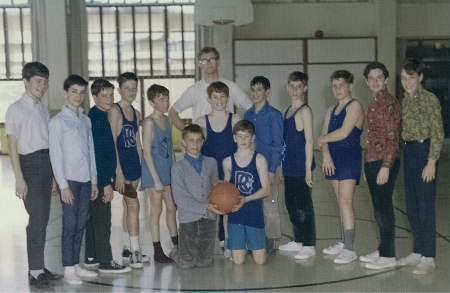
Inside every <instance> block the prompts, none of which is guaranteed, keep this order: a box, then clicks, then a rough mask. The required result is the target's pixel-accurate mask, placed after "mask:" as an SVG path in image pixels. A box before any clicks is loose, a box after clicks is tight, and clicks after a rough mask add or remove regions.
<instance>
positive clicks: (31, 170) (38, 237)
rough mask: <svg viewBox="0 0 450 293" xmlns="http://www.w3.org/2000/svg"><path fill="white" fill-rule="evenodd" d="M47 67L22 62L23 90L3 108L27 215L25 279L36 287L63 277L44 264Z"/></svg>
mask: <svg viewBox="0 0 450 293" xmlns="http://www.w3.org/2000/svg"><path fill="white" fill-rule="evenodd" d="M48 77H49V71H48V68H47V67H46V66H45V65H44V64H42V63H39V62H30V63H27V64H25V66H24V67H23V69H22V80H23V83H24V85H25V93H24V94H23V95H22V97H21V98H20V99H19V100H18V101H16V102H14V103H13V104H11V106H9V108H8V111H7V112H6V134H7V135H8V147H9V159H10V160H11V165H12V168H13V171H14V177H15V180H16V196H17V197H18V198H19V199H22V200H23V203H24V206H25V209H26V211H27V213H28V215H29V220H28V226H27V229H26V233H27V254H28V267H29V271H28V282H29V284H30V285H32V286H35V287H36V288H38V289H48V288H52V287H54V284H53V282H52V281H55V280H58V279H61V278H62V275H58V274H54V273H52V272H50V271H49V270H47V269H46V268H45V262H44V250H45V235H46V229H47V224H48V219H49V216H50V203H51V195H50V194H52V195H56V194H57V192H54V191H55V190H56V184H53V186H54V188H53V189H54V190H52V179H53V173H52V166H51V163H50V157H49V151H48V148H49V146H48V122H49V121H50V113H49V111H48V109H47V107H45V106H44V105H43V104H42V102H41V99H42V97H43V96H44V94H45V92H46V91H47V89H48ZM35 170H39V172H38V173H36V172H35Z"/></svg>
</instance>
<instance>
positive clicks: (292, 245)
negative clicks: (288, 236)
mask: <svg viewBox="0 0 450 293" xmlns="http://www.w3.org/2000/svg"><path fill="white" fill-rule="evenodd" d="M302 247H303V245H302V244H301V243H298V242H295V241H291V242H289V243H286V244H283V245H280V246H278V249H279V250H281V251H301V250H302Z"/></svg>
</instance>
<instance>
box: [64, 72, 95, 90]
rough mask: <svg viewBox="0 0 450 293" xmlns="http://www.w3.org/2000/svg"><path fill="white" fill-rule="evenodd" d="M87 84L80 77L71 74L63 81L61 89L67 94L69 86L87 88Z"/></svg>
mask: <svg viewBox="0 0 450 293" xmlns="http://www.w3.org/2000/svg"><path fill="white" fill-rule="evenodd" d="M88 84H89V83H88V82H87V81H86V80H85V79H84V78H82V77H81V76H79V75H77V74H71V75H69V77H68V78H66V80H65V81H64V85H63V88H64V90H65V91H66V92H67V91H68V90H69V88H70V87H71V86H73V85H79V86H84V87H87V85H88Z"/></svg>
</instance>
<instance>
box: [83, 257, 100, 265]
mask: <svg viewBox="0 0 450 293" xmlns="http://www.w3.org/2000/svg"><path fill="white" fill-rule="evenodd" d="M98 264H99V262H98V261H97V260H96V259H94V258H93V257H88V258H86V259H85V260H84V266H85V267H96V266H98Z"/></svg>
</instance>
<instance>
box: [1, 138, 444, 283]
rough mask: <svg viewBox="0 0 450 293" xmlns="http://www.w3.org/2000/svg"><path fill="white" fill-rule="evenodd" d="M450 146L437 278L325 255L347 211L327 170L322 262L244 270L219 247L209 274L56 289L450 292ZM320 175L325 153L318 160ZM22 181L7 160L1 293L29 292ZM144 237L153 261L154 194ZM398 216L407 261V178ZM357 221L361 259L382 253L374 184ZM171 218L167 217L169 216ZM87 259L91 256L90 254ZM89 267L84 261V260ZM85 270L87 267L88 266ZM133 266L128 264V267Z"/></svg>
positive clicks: (289, 260) (288, 233)
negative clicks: (18, 185)
mask: <svg viewBox="0 0 450 293" xmlns="http://www.w3.org/2000/svg"><path fill="white" fill-rule="evenodd" d="M448 149H449V148H448V145H446V147H445V149H444V152H443V154H442V156H441V159H440V161H439V171H438V176H439V177H438V192H437V197H436V212H437V233H436V239H437V257H436V260H435V261H436V271H434V272H432V273H429V274H427V275H414V274H413V273H412V271H413V268H412V267H396V268H392V269H385V270H379V271H376V270H369V269H366V268H365V267H364V266H363V265H362V264H361V263H360V262H359V261H354V262H353V263H350V264H347V265H337V264H334V263H333V258H334V256H331V257H330V256H328V255H324V254H323V253H322V249H323V248H324V247H327V246H329V245H332V244H335V243H336V242H337V241H338V240H339V239H340V235H341V231H340V223H339V210H338V207H337V203H336V199H335V195H334V194H333V191H332V187H331V183H330V182H328V181H326V180H324V179H323V174H322V172H321V171H320V170H316V171H315V173H314V179H315V185H314V189H313V200H314V208H315V214H316V228H317V246H316V252H317V255H316V256H315V257H312V258H311V259H308V260H305V261H297V260H295V259H294V255H295V252H293V253H286V252H281V251H279V250H276V251H275V253H273V254H271V255H269V257H268V260H267V263H266V264H265V265H263V266H258V265H255V264H254V263H253V261H252V259H251V257H250V256H248V257H247V259H246V261H245V263H244V264H243V265H241V266H236V265H233V264H232V263H231V262H230V261H229V260H227V259H225V258H224V257H223V256H222V254H221V250H220V248H219V245H218V243H217V245H216V246H217V248H216V252H215V255H214V264H213V265H212V266H210V267H207V268H194V269H187V270H184V269H180V268H178V267H177V266H176V265H175V264H166V265H163V264H159V263H155V262H154V261H153V260H152V261H151V262H150V263H149V264H148V263H147V264H146V265H145V266H144V268H143V269H134V270H132V271H131V272H130V273H127V274H122V275H111V274H99V276H98V277H97V278H94V279H84V283H83V285H80V286H70V285H68V284H66V283H65V282H64V281H63V280H61V281H57V282H56V287H55V288H54V289H52V290H49V291H54V292H142V291H143V292H158V291H160V292H169V291H170V292H175V291H208V292H211V291H261V292H319V291H327V292H363V291H364V292H369V291H370V292H374V291H378V292H400V291H404V292H437V291H439V292H449V291H450V209H449V207H450V204H449V189H450V180H449V174H450V173H449V151H448ZM316 158H317V162H318V165H319V168H318V169H320V163H321V154H320V153H316ZM14 183H15V182H14V176H13V172H12V168H11V165H10V162H9V158H8V156H0V195H1V207H0V217H1V222H0V291H1V292H29V291H42V290H36V289H34V288H33V287H30V286H29V285H28V281H27V267H28V266H27V257H26V241H25V240H26V239H25V227H26V225H27V221H28V216H27V214H26V212H25V209H24V207H23V204H22V202H21V201H20V200H18V199H17V198H16V197H15V196H14ZM283 194H284V190H283V186H280V198H279V205H280V213H281V217H282V233H283V237H282V239H280V240H279V241H278V242H277V246H278V245H280V244H284V243H286V242H288V241H291V240H292V227H291V224H290V222H289V219H288V216H287V211H286V208H285V206H284V195H283ZM139 199H140V202H141V215H140V220H141V222H140V224H141V235H140V244H141V249H142V250H143V252H144V254H148V255H152V254H153V247H152V244H151V243H152V241H151V237H150V232H149V228H148V215H149V200H148V195H146V194H145V193H144V192H140V194H139ZM393 202H394V207H395V216H396V253H397V257H398V258H400V257H403V256H406V255H408V254H409V253H411V250H412V238H411V233H410V230H409V225H408V221H407V217H406V209H405V200H404V191H403V176H402V172H400V175H399V178H398V180H397V185H396V189H395V193H394V198H393ZM354 209H355V215H356V240H355V248H356V252H357V254H358V255H361V254H368V253H370V252H372V251H374V250H376V248H377V243H378V238H377V234H378V232H377V226H376V223H375V222H374V218H373V210H372V203H371V200H370V195H369V191H368V189H367V184H366V183H365V182H364V181H363V180H362V181H361V185H360V186H358V187H357V189H356V192H355V196H354ZM121 214H122V203H121V196H120V195H118V194H116V197H115V200H114V201H113V216H112V218H113V219H112V223H113V227H112V236H111V244H112V248H113V254H114V258H115V259H116V260H118V261H121V251H122V234H121V233H122V232H121V230H122V228H121ZM162 219H163V217H162ZM161 231H162V236H161V237H162V241H161V242H162V243H163V247H164V249H165V250H166V252H167V253H168V251H169V243H170V238H169V235H168V233H167V228H166V227H165V223H164V221H163V220H162V223H161ZM60 250H61V204H60V201H59V199H58V198H53V200H52V211H51V216H50V222H49V224H48V229H47V245H46V251H45V252H46V266H47V268H49V269H51V270H53V271H56V272H59V273H62V272H63V268H62V266H61V251H60ZM82 255H84V254H83V253H82ZM81 261H83V259H82V260H81ZM81 263H82V262H81ZM124 264H127V261H124Z"/></svg>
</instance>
